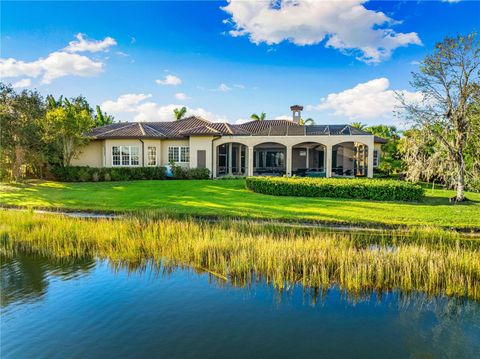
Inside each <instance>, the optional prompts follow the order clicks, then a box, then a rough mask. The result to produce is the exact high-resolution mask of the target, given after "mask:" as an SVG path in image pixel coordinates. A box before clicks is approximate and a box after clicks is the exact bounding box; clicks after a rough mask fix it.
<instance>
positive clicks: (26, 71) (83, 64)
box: [0, 51, 104, 84]
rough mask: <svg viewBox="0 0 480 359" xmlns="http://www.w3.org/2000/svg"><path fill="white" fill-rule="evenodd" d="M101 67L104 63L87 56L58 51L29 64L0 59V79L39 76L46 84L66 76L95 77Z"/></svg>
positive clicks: (101, 69) (10, 59)
mask: <svg viewBox="0 0 480 359" xmlns="http://www.w3.org/2000/svg"><path fill="white" fill-rule="evenodd" d="M103 67H104V63H102V62H100V61H95V60H92V59H90V58H88V57H87V56H83V55H78V54H71V53H67V52H61V51H58V52H52V53H51V54H49V55H48V56H47V57H46V58H39V59H38V60H35V61H31V62H26V61H21V60H16V59H13V58H8V59H0V77H4V78H10V77H18V76H27V77H32V78H36V77H39V76H40V77H41V78H42V79H41V82H42V83H44V84H48V83H51V82H52V80H54V79H56V78H59V77H63V76H68V75H73V76H84V77H85V76H95V75H98V74H99V73H101V72H102V71H103Z"/></svg>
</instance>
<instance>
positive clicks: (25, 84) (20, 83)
mask: <svg viewBox="0 0 480 359" xmlns="http://www.w3.org/2000/svg"><path fill="white" fill-rule="evenodd" d="M31 84H32V80H30V79H21V80H20V81H17V82H15V83H13V84H12V87H13V88H16V89H19V88H23V87H28V86H30V85H31Z"/></svg>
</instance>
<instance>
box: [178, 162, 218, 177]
mask: <svg viewBox="0 0 480 359" xmlns="http://www.w3.org/2000/svg"><path fill="white" fill-rule="evenodd" d="M170 168H171V169H172V174H173V178H174V179H197V180H201V179H209V178H210V170H209V169H208V168H184V167H182V166H178V165H177V164H175V163H173V162H170Z"/></svg>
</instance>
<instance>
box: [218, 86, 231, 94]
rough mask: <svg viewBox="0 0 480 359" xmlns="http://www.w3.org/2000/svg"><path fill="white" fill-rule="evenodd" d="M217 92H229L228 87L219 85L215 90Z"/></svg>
mask: <svg viewBox="0 0 480 359" xmlns="http://www.w3.org/2000/svg"><path fill="white" fill-rule="evenodd" d="M217 90H218V91H221V92H228V91H230V90H231V88H230V87H228V86H227V85H225V84H220V85H219V86H218V88H217Z"/></svg>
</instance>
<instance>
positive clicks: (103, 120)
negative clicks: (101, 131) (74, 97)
mask: <svg viewBox="0 0 480 359" xmlns="http://www.w3.org/2000/svg"><path fill="white" fill-rule="evenodd" d="M95 110H96V112H97V115H96V116H95V125H96V126H105V125H110V124H112V123H113V121H114V117H113V116H112V115H107V113H106V112H102V109H101V108H100V106H98V105H97V107H96V108H95Z"/></svg>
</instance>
